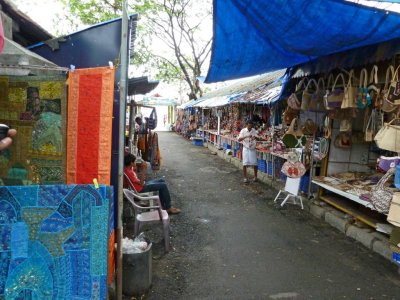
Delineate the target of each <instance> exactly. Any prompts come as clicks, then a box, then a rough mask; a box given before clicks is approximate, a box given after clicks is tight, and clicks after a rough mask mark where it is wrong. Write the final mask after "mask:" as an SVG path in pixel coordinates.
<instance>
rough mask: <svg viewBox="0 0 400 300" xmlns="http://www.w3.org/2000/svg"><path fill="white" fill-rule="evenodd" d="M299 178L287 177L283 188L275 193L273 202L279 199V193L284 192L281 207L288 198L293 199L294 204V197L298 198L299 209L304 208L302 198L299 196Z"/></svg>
mask: <svg viewBox="0 0 400 300" xmlns="http://www.w3.org/2000/svg"><path fill="white" fill-rule="evenodd" d="M300 180H301V178H290V177H287V178H286V184H285V188H284V189H283V190H280V191H279V192H278V195H276V197H275V200H274V202H276V201H277V200H278V199H279V196H280V195H281V193H283V192H286V193H287V195H286V197H285V198H284V200H283V201H282V203H281V207H282V206H284V205H285V204H286V203H287V202H288V200H289V199H293V203H294V204H296V199H299V201H300V206H301V209H304V206H303V199H302V198H301V197H300V196H299V190H300ZM281 199H283V198H281Z"/></svg>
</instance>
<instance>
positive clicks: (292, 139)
mask: <svg viewBox="0 0 400 300" xmlns="http://www.w3.org/2000/svg"><path fill="white" fill-rule="evenodd" d="M296 122H297V119H296V118H294V119H293V120H292V122H291V123H290V126H289V128H288V130H287V131H286V133H285V135H284V136H283V137H282V141H283V143H284V144H285V146H286V147H287V148H297V147H302V146H304V145H305V143H306V142H307V139H306V137H305V136H304V135H301V136H297V134H299V132H297V133H296V132H295V131H294V127H295V125H296Z"/></svg>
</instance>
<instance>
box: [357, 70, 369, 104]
mask: <svg viewBox="0 0 400 300" xmlns="http://www.w3.org/2000/svg"><path fill="white" fill-rule="evenodd" d="M371 104H372V99H371V95H370V94H369V91H368V73H367V69H365V68H364V69H362V70H361V73H360V85H359V87H358V91H357V107H358V108H366V107H369V106H371Z"/></svg>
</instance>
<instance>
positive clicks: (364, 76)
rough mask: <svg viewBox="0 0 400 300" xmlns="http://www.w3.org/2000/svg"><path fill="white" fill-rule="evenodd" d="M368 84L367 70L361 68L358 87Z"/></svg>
mask: <svg viewBox="0 0 400 300" xmlns="http://www.w3.org/2000/svg"><path fill="white" fill-rule="evenodd" d="M367 85H368V72H367V69H365V68H364V69H362V70H361V73H360V82H359V87H360V88H364V89H366V88H367Z"/></svg>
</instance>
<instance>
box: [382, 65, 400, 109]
mask: <svg viewBox="0 0 400 300" xmlns="http://www.w3.org/2000/svg"><path fill="white" fill-rule="evenodd" d="M396 74H397V75H396ZM390 75H391V76H390ZM397 78H398V68H397V70H396V72H395V71H394V67H393V66H389V67H388V68H387V70H386V80H385V87H384V88H383V92H382V94H383V95H382V98H383V99H382V107H381V108H382V110H383V111H384V112H393V111H394V110H395V109H396V108H397V106H396V105H395V104H394V103H393V99H397V96H396V95H395V94H394V93H395V92H397V91H396V89H395V86H396V85H397V80H398V79H397Z"/></svg>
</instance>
